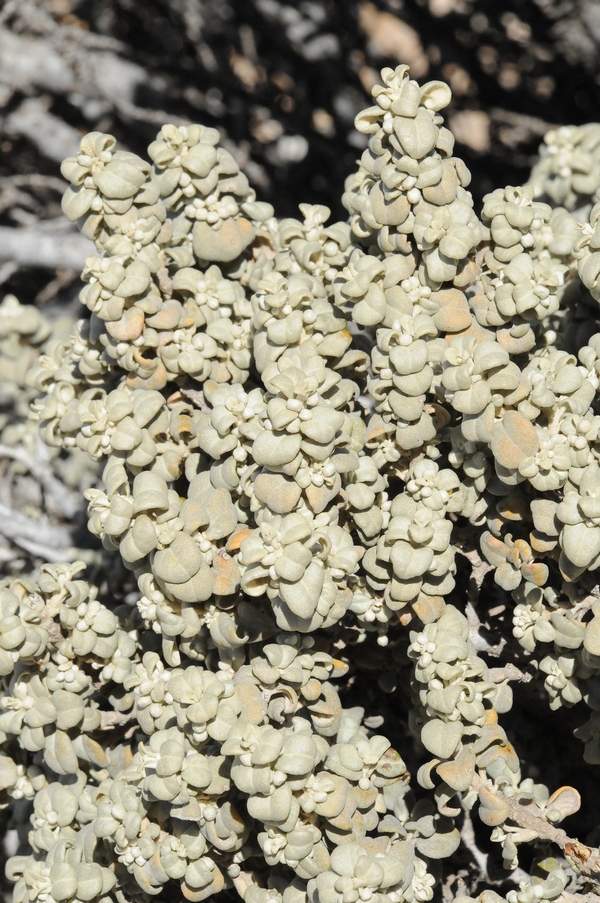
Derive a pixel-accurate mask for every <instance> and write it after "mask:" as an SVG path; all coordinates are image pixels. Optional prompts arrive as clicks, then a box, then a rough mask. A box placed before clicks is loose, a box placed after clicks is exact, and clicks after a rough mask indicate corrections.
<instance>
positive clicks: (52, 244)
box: [0, 226, 96, 271]
mask: <svg viewBox="0 0 600 903" xmlns="http://www.w3.org/2000/svg"><path fill="white" fill-rule="evenodd" d="M95 252H96V249H95V247H94V245H93V243H92V242H91V241H89V240H88V239H87V238H84V236H83V235H79V233H77V232H68V233H65V234H63V235H47V234H44V233H43V232H41V231H37V230H34V229H11V228H9V227H8V226H0V260H10V261H14V262H15V263H18V264H21V265H25V266H37V267H49V268H50V269H52V270H54V269H68V270H77V271H81V269H82V268H83V265H84V263H85V258H86V257H90V256H91V255H93V254H95Z"/></svg>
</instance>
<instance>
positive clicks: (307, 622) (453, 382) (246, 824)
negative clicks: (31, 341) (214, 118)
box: [0, 66, 600, 903]
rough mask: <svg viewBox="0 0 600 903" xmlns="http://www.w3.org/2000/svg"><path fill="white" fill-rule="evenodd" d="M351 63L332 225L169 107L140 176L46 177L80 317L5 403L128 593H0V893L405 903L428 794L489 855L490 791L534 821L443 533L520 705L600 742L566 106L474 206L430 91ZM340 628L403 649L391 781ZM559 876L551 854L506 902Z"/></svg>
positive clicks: (506, 848)
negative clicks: (362, 100)
mask: <svg viewBox="0 0 600 903" xmlns="http://www.w3.org/2000/svg"><path fill="white" fill-rule="evenodd" d="M382 80H383V84H382V85H378V86H376V87H375V88H374V89H373V98H374V105H373V106H372V107H370V108H369V109H367V110H365V111H364V112H363V113H360V114H359V116H358V117H357V120H356V126H357V128H358V130H359V131H360V132H362V133H363V134H366V135H367V136H368V146H367V149H366V150H365V151H364V153H363V155H362V157H361V160H360V163H359V166H358V169H357V171H356V172H355V173H354V174H352V175H351V176H350V177H349V178H348V180H347V183H346V191H345V194H344V198H343V201H344V204H345V207H346V209H347V210H348V218H347V221H346V222H340V223H334V224H333V225H327V223H328V218H329V211H328V210H327V208H325V207H322V206H318V205H317V206H311V205H302V207H301V215H302V220H295V219H286V220H282V221H278V220H277V219H276V218H275V217H274V213H273V210H272V208H271V207H270V206H269V205H268V204H264V203H261V202H260V201H257V200H256V197H255V193H254V191H253V190H252V189H251V188H250V186H249V184H248V180H247V179H246V177H245V176H244V175H243V174H242V173H241V172H240V171H239V168H238V166H237V164H236V163H235V161H234V159H233V157H232V156H231V155H230V154H229V153H228V152H227V151H225V150H223V149H222V148H220V147H219V145H218V133H217V132H216V130H214V129H210V128H205V127H203V126H200V125H193V126H187V127H179V128H177V127H175V126H165V127H163V129H162V130H161V132H160V133H159V135H158V136H157V139H156V141H154V142H153V143H152V144H151V145H150V147H149V156H150V158H151V161H152V162H151V163H147V162H146V161H144V160H142V159H141V158H139V157H137V156H136V155H134V154H131V153H126V152H123V151H120V150H117V149H116V142H115V140H114V139H113V138H112V137H111V136H109V135H103V134H100V133H92V134H90V135H87V136H86V137H85V138H83V139H82V142H81V147H80V152H79V154H78V156H77V157H74V158H71V159H69V160H67V161H65V163H64V164H63V174H64V175H65V177H66V178H67V179H68V180H69V182H70V183H71V185H70V187H69V188H68V189H67V192H66V194H65V198H64V204H63V208H64V212H65V214H66V215H67V216H68V217H69V218H70V219H72V220H78V221H79V224H80V227H81V229H82V231H83V233H84V234H85V235H86V236H88V237H89V238H91V239H93V240H94V241H95V243H96V247H97V250H98V255H97V256H95V257H91V258H89V259H88V260H87V261H86V266H85V269H84V272H83V280H84V282H85V286H84V288H83V290H82V292H81V300H82V302H83V304H84V305H85V306H86V307H87V308H88V311H89V318H87V319H86V320H82V321H81V322H80V324H79V325H78V327H77V331H76V333H75V334H74V335H73V337H72V338H71V339H70V340H69V341H68V342H67V343H66V344H64V345H63V346H62V347H61V349H60V351H57V352H56V353H54V354H50V355H46V356H45V357H43V358H41V360H40V361H39V363H38V364H37V366H35V367H34V368H33V370H32V371H30V377H29V378H30V381H31V382H32V384H33V385H34V386H35V387H36V389H37V391H38V395H37V397H36V399H35V401H34V403H33V406H32V407H33V414H34V417H35V418H36V419H37V420H38V422H39V426H40V430H41V435H42V437H43V438H44V440H45V441H46V442H47V443H48V444H50V445H52V446H55V447H60V448H64V449H81V450H84V451H86V452H87V453H88V454H89V455H90V456H92V458H93V459H95V460H97V461H98V462H99V465H100V466H101V468H102V477H101V481H100V484H99V486H98V487H97V488H93V489H90V490H88V491H87V492H86V497H87V500H88V502H89V527H90V529H91V531H92V532H93V533H94V534H95V535H96V536H98V537H99V538H100V539H101V541H102V544H103V546H104V547H105V548H106V549H107V550H108V551H110V552H112V553H117V552H118V553H119V554H120V556H121V557H122V559H123V561H124V563H125V565H126V567H127V568H129V569H130V570H131V571H132V572H133V574H134V576H135V578H136V580H137V583H138V586H139V598H138V601H137V603H136V605H135V607H134V608H128V607H127V606H123V607H121V608H117V609H116V610H114V611H113V610H111V609H110V608H109V607H107V606H106V605H104V604H103V603H101V602H100V601H99V600H98V598H97V592H96V591H95V589H94V588H93V587H90V585H89V584H87V583H86V582H84V581H83V580H80V579H77V576H76V575H77V568H78V566H77V565H75V566H72V565H69V566H66V565H65V566H62V565H52V566H50V565H48V566H45V567H43V568H42V573H41V576H40V577H39V579H38V580H37V581H32V582H28V581H26V580H16V581H12V582H9V581H5V584H4V588H3V589H2V590H1V594H0V613H1V617H0V653H1V654H0V672H1V673H2V675H3V677H2V682H3V683H2V692H3V695H2V698H1V700H0V742H1V743H2V757H1V758H0V788H1V791H2V794H3V796H2V801H3V803H5V804H10V805H11V806H12V807H13V810H14V812H15V818H16V820H17V821H18V822H19V824H20V832H21V840H22V849H21V850H20V851H19V855H17V856H15V857H13V858H12V859H11V860H10V863H9V874H10V876H11V877H12V878H13V879H14V880H15V881H16V886H15V900H16V901H17V903H21V901H23V903H33V901H36V900H40V901H43V903H46V901H51V900H53V901H55V903H62V901H69V903H77V901H94V903H96V901H98V903H105V901H106V903H108V901H117V903H125V901H126V900H129V899H131V898H132V897H134V898H135V899H139V900H147V899H149V898H150V897H151V896H152V895H156V894H160V893H161V891H162V890H163V889H164V888H166V887H167V885H169V887H171V886H172V884H173V882H177V883H178V885H179V887H180V890H181V893H182V894H183V895H184V897H185V898H186V899H188V900H192V901H198V900H203V899H205V898H206V897H208V896H210V895H212V894H214V893H217V892H218V891H219V890H221V889H222V888H226V887H231V886H234V887H235V888H236V889H237V890H238V891H239V893H240V895H241V896H242V897H243V898H244V899H245V900H247V901H248V903H268V901H271V900H273V901H277V903H280V901H282V903H306V901H310V903H356V901H358V900H361V901H370V900H373V901H374V903H402V901H406V903H413V901H419V903H421V901H427V900H430V899H431V898H432V896H433V892H434V886H435V883H436V880H437V876H438V874H439V871H438V870H437V868H436V860H439V859H444V858H447V857H449V856H451V855H452V854H453V852H454V851H455V850H456V848H457V845H458V843H459V834H458V831H457V828H456V826H455V825H454V821H455V819H456V816H457V815H458V814H459V813H460V811H461V810H460V807H459V806H458V805H457V795H458V794H460V795H461V800H462V805H463V806H464V807H465V808H467V809H471V808H473V809H474V810H475V811H478V812H479V815H480V817H481V819H482V820H483V821H484V822H485V823H486V824H487V825H489V826H490V827H492V828H493V833H492V839H493V840H495V841H497V842H498V843H499V844H501V846H502V855H503V858H504V860H505V864H506V865H507V867H509V868H514V867H516V865H517V864H518V845H519V844H521V843H526V842H530V841H532V840H535V838H536V836H537V834H536V832H535V831H532V829H531V828H528V829H524V828H523V826H522V825H520V824H519V822H518V819H517V818H516V816H515V814H514V813H515V809H514V807H515V806H517V807H518V806H519V805H521V804H522V805H523V806H525V807H527V809H528V811H529V813H531V812H534V813H535V817H536V818H537V819H538V823H539V824H545V825H554V824H556V823H557V822H559V821H560V820H561V819H562V818H564V817H566V816H567V815H569V814H571V813H572V812H574V811H576V810H577V807H578V804H579V801H578V795H577V793H576V791H574V790H573V789H572V788H560V789H558V790H556V791H555V792H554V793H552V794H551V793H550V791H549V790H548V788H547V787H545V786H544V785H543V784H536V783H535V782H534V781H533V780H532V779H531V778H529V777H525V778H524V777H523V776H522V774H521V770H520V761H519V756H518V752H517V751H515V749H514V748H513V746H512V745H511V743H510V742H509V741H508V739H507V736H506V733H505V731H504V728H503V727H502V725H501V724H500V723H499V717H501V716H502V715H504V714H505V713H507V712H508V711H509V710H510V708H511V702H512V695H511V690H510V686H509V683H508V679H507V678H503V677H500V678H499V679H495V676H494V675H493V674H492V672H490V670H489V669H488V666H487V664H486V662H485V661H484V660H483V659H482V658H481V657H479V655H478V654H477V650H476V648H475V646H474V645H473V642H472V634H471V632H470V628H469V622H468V620H467V618H466V617H465V615H464V614H462V613H461V611H460V610H459V608H457V607H456V606H455V605H454V604H453V602H455V601H458V603H459V605H460V604H461V603H460V600H457V594H456V593H455V592H454V591H455V574H456V569H457V553H458V552H460V553H463V554H466V555H470V556H471V557H472V556H475V558H477V555H478V554H479V553H481V555H482V556H483V560H484V562H487V564H489V566H490V568H491V570H492V571H493V577H494V580H495V582H496V584H497V585H498V587H499V588H500V589H501V590H503V591H504V592H505V594H507V598H511V597H512V600H513V601H514V636H515V638H516V640H517V641H518V642H519V643H520V644H521V646H522V647H523V648H524V650H525V651H526V652H527V653H532V652H534V651H535V650H536V647H537V646H538V645H539V646H540V647H541V649H542V659H541V661H540V671H541V673H542V675H543V678H542V679H543V680H544V681H545V686H546V688H547V691H548V695H549V699H550V703H551V707H552V708H558V707H559V706H563V705H566V706H570V705H573V704H575V703H576V702H578V701H580V700H581V699H584V700H585V701H586V703H587V704H588V706H589V707H590V709H591V717H590V720H589V721H588V722H587V724H585V725H584V726H583V727H581V728H580V729H579V730H578V734H579V735H580V736H581V739H582V740H583V741H584V743H585V744H586V746H585V758H586V761H589V762H593V763H598V762H600V695H599V694H598V693H597V691H596V686H597V684H598V681H597V679H596V678H597V677H598V676H600V605H599V603H598V602H597V601H594V602H593V605H592V604H591V603H590V602H589V601H586V599H585V598H583V595H584V592H583V585H584V584H583V582H582V581H581V580H580V578H581V577H582V575H584V576H585V574H586V573H587V572H589V571H594V570H595V569H597V568H598V566H599V565H600V501H599V499H600V463H599V462H600V438H599V435H600V417H599V416H598V415H597V413H596V409H595V407H594V404H595V397H596V392H597V388H598V385H599V383H600V333H598V332H596V329H597V314H596V313H595V310H596V302H597V301H598V300H600V204H595V203H594V202H595V200H596V198H595V195H594V193H595V192H596V190H597V189H598V186H599V184H600V169H599V167H600V163H599V161H600V143H599V142H598V130H599V128H600V127H599V126H586V127H582V128H581V129H575V128H570V129H566V130H563V129H561V130H559V131H558V132H555V133H552V134H551V135H550V136H549V137H548V140H547V144H546V145H545V147H544V148H543V151H542V156H541V160H540V163H539V164H538V165H537V167H536V168H535V169H534V172H533V174H532V178H531V181H530V182H529V183H528V184H526V185H524V186H520V187H508V188H505V189H498V190H496V191H494V192H492V193H491V194H490V195H488V196H487V197H486V198H485V201H484V205H483V211H482V215H481V218H479V217H478V216H477V215H476V213H475V211H474V209H473V203H472V198H471V195H470V194H469V192H468V190H467V187H468V184H469V178H470V176H469V172H468V170H467V169H466V167H465V165H464V164H463V163H462V161H461V160H459V159H457V158H455V157H453V156H452V150H453V138H452V135H451V133H450V132H449V131H448V129H446V128H445V127H444V126H443V120H442V117H441V115H440V110H442V109H443V108H444V107H445V106H446V105H447V104H448V102H449V100H450V90H449V88H448V87H447V86H446V85H445V84H443V83H441V82H429V83H427V84H426V85H424V86H422V87H420V86H419V85H418V84H417V83H416V82H415V81H413V80H411V79H410V78H409V75H408V72H407V68H406V67H405V66H399V67H398V68H397V69H395V70H392V69H384V70H383V72H382ZM558 204H562V205H564V206H557V205H558ZM500 589H499V591H500ZM509 594H510V595H509ZM407 628H408V630H407ZM370 636H372V637H374V638H375V639H376V641H377V643H378V644H379V646H380V647H382V648H383V649H385V647H386V646H388V645H389V646H391V647H393V646H395V645H398V644H400V645H401V644H402V643H403V642H404V643H405V644H408V658H409V660H410V662H411V663H412V678H411V685H410V693H411V694H412V710H411V716H410V725H409V726H410V729H411V730H412V732H413V733H414V734H415V735H416V736H417V737H418V738H419V739H420V741H421V744H422V746H423V748H424V749H425V751H426V754H427V756H426V761H425V762H424V764H423V765H422V767H421V768H420V769H419V771H418V774H417V775H416V782H417V784H418V785H419V786H420V788H421V789H420V791H419V793H418V794H417V795H416V796H415V795H414V789H415V784H414V783H413V789H411V787H410V776H409V774H408V772H407V770H406V767H405V765H404V762H403V760H402V758H401V755H400V754H399V753H398V752H395V751H394V750H392V749H391V745H390V742H389V741H388V740H387V739H386V738H385V737H384V736H379V735H376V734H374V733H373V732H372V731H371V730H369V729H368V728H367V727H366V726H365V725H364V724H363V715H364V712H363V711H362V710H361V709H356V708H355V709H343V708H342V705H341V702H340V696H339V693H338V690H337V689H336V684H335V680H339V679H340V678H342V677H343V676H344V675H345V674H346V672H347V671H348V667H349V665H351V663H352V644H355V643H362V642H363V641H364V640H366V639H368V638H369V637H370ZM511 807H512V808H511ZM545 836H547V835H545ZM565 884H566V879H565V873H564V871H563V870H562V869H561V868H560V867H559V865H558V864H557V865H556V868H550V869H548V870H547V874H546V875H545V877H544V876H543V875H542V876H540V874H539V873H537V872H534V873H533V874H532V877H531V880H530V882H529V883H525V884H524V885H523V886H522V887H521V889H520V890H519V891H518V892H517V891H515V892H511V893H510V894H509V896H508V897H507V900H508V903H533V901H534V900H541V899H547V900H557V899H560V898H561V894H562V892H563V890H564V888H565ZM169 892H170V891H169ZM178 892H179V891H178ZM486 893H487V894H488V895H489V893H491V892H489V891H486ZM486 899H488V898H487V897H486ZM501 899H502V898H498V900H501Z"/></svg>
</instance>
